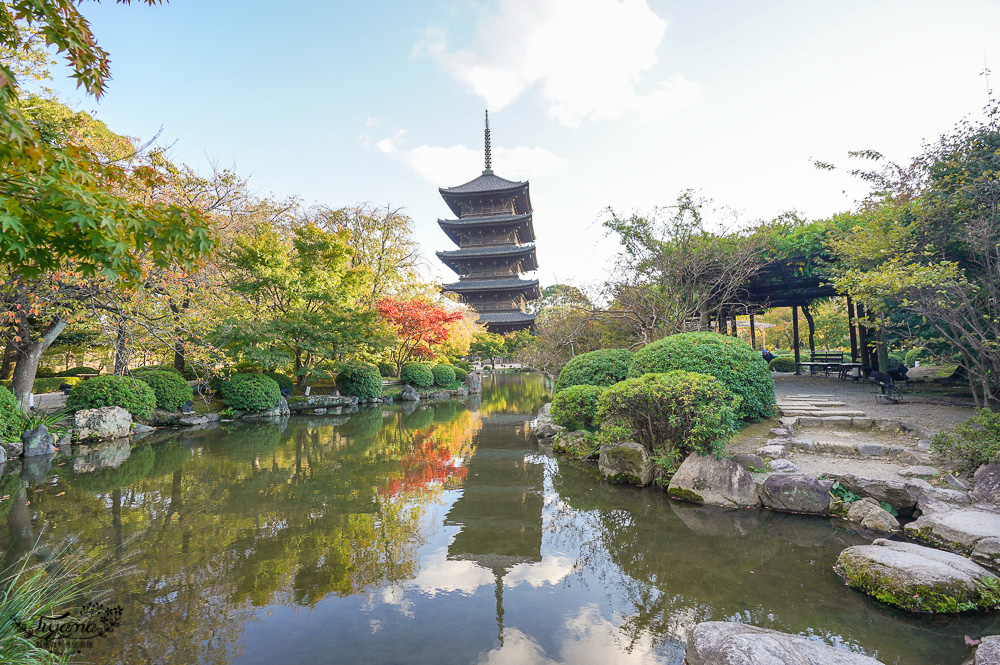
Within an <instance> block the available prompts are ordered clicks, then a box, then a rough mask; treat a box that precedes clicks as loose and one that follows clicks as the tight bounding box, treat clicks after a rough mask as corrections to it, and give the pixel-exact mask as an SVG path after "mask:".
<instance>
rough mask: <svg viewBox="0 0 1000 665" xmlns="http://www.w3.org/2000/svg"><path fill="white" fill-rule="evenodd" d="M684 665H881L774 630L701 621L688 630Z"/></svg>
mask: <svg viewBox="0 0 1000 665" xmlns="http://www.w3.org/2000/svg"><path fill="white" fill-rule="evenodd" d="M684 662H685V663H687V665H881V663H880V661H877V660H875V659H874V658H869V657H868V656H863V655H861V654H858V653H853V652H850V651H846V650H844V649H838V648H836V647H831V646H829V645H826V644H823V643H822V642H817V641H815V640H809V639H806V638H804V637H800V636H798V635H789V634H788V633H781V632H778V631H776V630H768V629H767V628H758V627H757V626H750V625H747V624H744V623H734V622H731V621H704V622H702V623H699V624H697V625H695V627H694V628H692V629H691V632H690V633H688V640H687V646H686V647H685V649H684Z"/></svg>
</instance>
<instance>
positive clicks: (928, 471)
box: [899, 465, 939, 478]
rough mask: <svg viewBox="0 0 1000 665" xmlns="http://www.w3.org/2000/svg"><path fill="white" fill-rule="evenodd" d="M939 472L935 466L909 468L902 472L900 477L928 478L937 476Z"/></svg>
mask: <svg viewBox="0 0 1000 665" xmlns="http://www.w3.org/2000/svg"><path fill="white" fill-rule="evenodd" d="M938 473H939V472H938V470H937V469H935V468H934V467H933V466H922V465H920V466H908V467H906V468H904V469H902V470H900V472H899V475H901V476H903V477H904V478H928V477H930V476H936V475H937V474H938Z"/></svg>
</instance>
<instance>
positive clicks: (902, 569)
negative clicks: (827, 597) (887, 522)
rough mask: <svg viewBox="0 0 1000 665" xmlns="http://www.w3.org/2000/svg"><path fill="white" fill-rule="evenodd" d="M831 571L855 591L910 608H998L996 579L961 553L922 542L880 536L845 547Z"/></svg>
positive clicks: (951, 610) (999, 585)
mask: <svg viewBox="0 0 1000 665" xmlns="http://www.w3.org/2000/svg"><path fill="white" fill-rule="evenodd" d="M834 570H835V571H836V572H837V574H838V575H840V576H841V577H842V578H844V580H845V581H846V582H847V584H848V585H850V586H852V587H854V588H855V589H858V590H860V591H864V592H865V593H867V594H868V595H870V596H872V597H874V598H875V599H876V600H880V601H882V602H883V603H888V604H889V605H893V606H895V607H899V608H900V609H904V610H908V611H910V612H933V613H936V614H944V613H956V612H968V611H972V610H977V609H996V608H1000V578H997V577H996V576H995V575H994V574H993V573H991V572H990V571H988V570H986V569H985V568H983V567H982V566H980V565H979V564H976V563H973V562H972V561H969V560H968V559H966V558H964V557H961V556H959V555H957V554H952V553H951V552H942V551H941V550H937V549H933V548H931V547H924V546H923V545H914V544H912V543H900V542H895V541H892V540H886V539H884V538H879V539H878V540H876V541H875V542H874V543H872V544H871V545H855V546H853V547H848V548H847V549H845V550H844V551H843V552H841V553H840V556H839V557H838V558H837V563H836V565H835V566H834Z"/></svg>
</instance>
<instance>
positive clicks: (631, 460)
mask: <svg viewBox="0 0 1000 665" xmlns="http://www.w3.org/2000/svg"><path fill="white" fill-rule="evenodd" d="M561 436H565V435H561ZM598 468H599V469H600V470H601V475H602V476H604V477H605V478H606V479H607V480H609V481H611V482H613V483H630V484H632V485H648V484H649V483H650V482H651V481H652V480H653V461H652V460H651V459H649V453H647V452H646V449H645V448H644V447H643V446H642V445H640V444H638V443H635V442H634V441H626V442H624V443H616V444H614V445H610V446H601V457H600V460H599V461H598ZM741 468H742V467H741Z"/></svg>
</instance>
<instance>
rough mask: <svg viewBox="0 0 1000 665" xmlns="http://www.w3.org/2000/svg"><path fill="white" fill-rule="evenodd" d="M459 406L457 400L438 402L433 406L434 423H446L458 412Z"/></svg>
mask: <svg viewBox="0 0 1000 665" xmlns="http://www.w3.org/2000/svg"><path fill="white" fill-rule="evenodd" d="M460 406H461V404H460V403H459V402H454V401H447V402H440V403H438V404H435V405H434V406H433V409H434V422H436V423H447V422H451V421H452V420H454V419H455V416H456V415H457V414H458V409H459V407H460Z"/></svg>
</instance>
